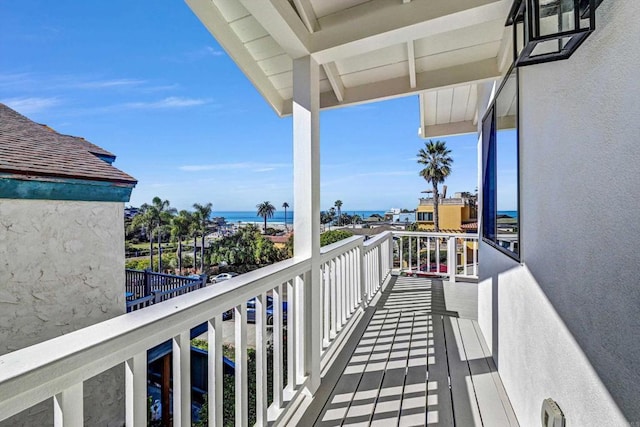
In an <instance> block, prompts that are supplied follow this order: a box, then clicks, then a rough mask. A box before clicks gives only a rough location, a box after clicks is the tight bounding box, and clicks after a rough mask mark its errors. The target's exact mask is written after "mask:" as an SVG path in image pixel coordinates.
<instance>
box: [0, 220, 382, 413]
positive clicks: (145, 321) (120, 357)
mask: <svg viewBox="0 0 640 427" xmlns="http://www.w3.org/2000/svg"><path fill="white" fill-rule="evenodd" d="M392 243H393V234H392V233H390V232H385V233H382V234H381V235H378V236H377V237H375V238H373V239H369V240H368V241H364V238H363V237H361V236H354V237H351V238H348V239H345V240H343V241H340V242H337V243H334V244H332V245H329V246H327V247H324V248H322V250H321V262H320V267H321V269H322V273H321V276H320V277H321V281H320V283H319V284H318V286H320V287H321V294H320V295H321V298H320V299H321V301H320V302H319V303H320V304H321V305H322V310H321V326H320V329H321V331H322V333H321V334H320V335H321V337H322V342H323V345H322V346H321V347H322V350H321V351H322V358H321V361H322V369H324V368H326V367H327V366H330V363H332V361H333V360H335V359H334V358H333V357H328V356H329V355H330V354H329V353H333V354H334V355H335V354H337V353H336V352H337V351H339V348H340V347H341V346H340V345H334V344H336V343H340V342H343V341H344V340H346V338H345V337H348V334H345V333H344V331H346V330H353V329H352V328H353V326H354V325H356V324H357V322H359V321H360V319H361V318H362V316H359V315H358V313H362V309H363V308H366V306H367V305H368V304H369V302H370V301H371V300H372V299H373V297H374V296H375V295H376V293H378V292H379V291H380V289H381V286H382V284H383V283H384V281H385V280H386V278H387V277H388V276H389V275H390V272H391V267H392V252H393V244H392ZM311 266H312V262H311V260H310V259H298V258H294V259H290V260H286V261H282V262H279V263H276V264H273V265H270V266H267V267H264V268H261V269H259V270H256V271H253V272H250V273H246V274H243V275H240V276H237V277H234V278H233V279H230V280H228V281H225V282H223V283H220V284H216V285H213V286H209V287H206V288H203V289H200V290H198V291H197V292H191V293H188V294H185V295H181V296H178V297H176V298H173V299H171V300H168V301H165V302H162V303H158V304H154V305H152V306H150V307H146V308H144V309H142V310H137V311H135V312H131V313H127V314H123V315H121V316H118V317H115V318H113V319H110V320H107V321H104V322H101V323H98V324H95V325H92V326H89V327H87V328H84V329H81V330H78V331H75V332H72V333H69V334H67V335H63V336H60V337H57V338H55V339H52V340H49V341H45V342H42V343H39V344H36V345H34V346H31V347H27V348H24V349H21V350H18V351H15V352H12V353H8V354H5V355H2V356H0V420H4V419H6V418H9V417H11V416H13V415H15V414H17V413H19V412H21V411H23V410H25V409H27V408H29V407H31V406H34V405H35V404H37V403H39V402H41V401H43V400H45V399H47V398H52V397H54V401H55V402H56V405H55V414H54V415H55V417H56V419H75V420H79V419H82V416H83V415H82V414H83V413H82V406H83V405H82V404H81V402H82V401H83V397H82V385H83V382H84V381H86V380H88V379H89V378H92V377H94V376H96V375H98V374H100V373H102V372H104V371H106V370H108V369H110V368H111V367H114V366H117V365H119V364H125V366H126V370H125V371H126V393H127V396H126V399H125V400H126V406H127V413H126V418H127V422H128V423H129V424H131V425H133V424H134V423H135V425H138V424H146V423H145V421H146V417H147V388H146V382H147V379H146V352H147V350H148V349H150V348H153V347H155V346H157V345H158V344H160V343H163V342H165V341H168V340H170V341H171V342H172V343H173V344H172V345H173V352H174V369H173V371H174V373H173V381H174V399H173V401H174V407H173V414H174V420H181V421H182V422H183V423H187V421H188V420H189V419H190V397H189V396H190V392H189V390H190V387H191V383H190V375H188V374H187V372H188V371H189V370H190V352H189V351H188V349H189V347H190V338H189V331H190V329H191V328H193V327H195V326H198V325H200V324H202V323H207V324H208V328H209V331H208V336H209V341H210V342H209V390H208V392H209V417H210V418H209V419H210V423H211V425H213V424H215V423H216V422H219V421H220V420H221V409H222V392H221V387H222V385H221V384H222V383H221V379H220V378H221V374H220V373H221V369H222V365H221V362H220V360H221V355H222V342H221V330H222V329H221V328H222V314H223V313H224V312H226V311H227V310H229V309H230V308H232V309H233V311H234V313H235V315H236V316H237V317H236V319H235V323H236V325H235V327H236V334H235V335H236V350H237V351H236V359H237V360H236V366H237V369H239V371H238V372H239V375H236V390H240V392H239V393H240V395H239V396H238V400H237V402H238V403H241V404H237V405H236V419H237V420H240V419H241V418H246V415H247V408H246V404H245V402H246V401H247V400H248V396H246V395H245V394H243V393H242V390H245V393H246V390H247V387H246V385H247V381H248V379H247V376H246V369H247V356H246V351H245V349H246V344H247V343H246V323H247V311H246V302H247V301H248V300H250V299H252V298H256V307H257V309H256V311H255V317H256V319H255V320H256V328H257V329H258V334H257V340H258V342H257V343H256V344H257V346H259V347H260V348H257V349H256V357H257V362H258V364H259V366H257V369H256V374H257V375H258V376H259V377H258V378H257V382H258V385H259V396H258V398H259V399H260V401H262V402H264V401H265V399H266V391H265V387H266V381H267V373H266V372H265V369H264V366H266V346H267V340H266V334H265V327H266V326H265V325H266V322H267V317H266V310H265V308H266V305H267V304H266V296H267V295H271V296H272V297H273V299H274V301H275V302H274V306H276V305H277V307H274V309H273V310H274V315H273V328H274V333H273V337H272V342H273V347H274V359H273V360H274V364H277V365H279V366H281V364H282V360H283V359H282V355H281V354H280V351H282V344H283V343H284V337H283V334H286V336H287V343H288V348H287V349H286V350H285V351H287V353H288V356H287V359H288V361H287V366H288V369H289V376H288V384H287V387H286V389H285V388H283V386H282V381H281V377H280V376H279V373H278V374H277V375H276V374H275V373H273V375H274V381H273V387H274V396H275V397H274V403H273V404H272V405H271V407H270V408H269V411H268V416H269V421H272V420H278V419H279V418H278V417H286V415H284V414H285V412H286V410H287V408H295V405H294V404H292V403H291V402H293V401H294V400H295V399H297V398H298V396H302V395H301V393H302V392H303V390H304V384H305V382H306V377H305V376H304V375H305V374H304V373H305V372H307V371H306V369H307V367H305V363H307V362H306V360H307V359H308V355H305V351H307V350H306V349H305V339H304V338H305V336H308V334H309V333H310V331H311V328H318V326H317V325H310V322H309V320H308V317H307V312H306V311H305V307H308V306H309V304H315V303H316V301H313V302H310V301H308V300H307V298H309V295H310V293H309V292H307V290H306V289H307V288H308V286H310V284H308V283H306V281H307V280H308V279H309V277H311ZM311 285H313V284H311ZM285 289H286V293H287V296H286V298H283V296H284V292H285ZM285 300H286V302H287V312H288V320H287V324H286V326H285V324H284V323H285V321H284V318H283V316H284V314H285V313H284V312H283V309H282V305H281V302H283V301H285ZM350 328H351V329H350ZM276 329H277V330H276ZM329 349H331V352H329ZM336 349H337V350H336ZM218 359H220V360H218ZM281 368H282V366H281ZM300 373H302V375H301V374H300ZM70 399H74V400H75V401H76V404H69V402H70ZM77 402H80V404H78V403H77ZM287 405H288V406H287ZM263 409H264V408H263ZM292 410H293V409H292ZM188 412H189V413H188ZM266 416H267V413H265V411H263V410H261V411H260V413H259V414H258V417H259V421H260V422H261V423H262V424H264V423H265V419H266V418H265V417H266ZM239 423H240V424H246V419H245V420H243V421H240V422H239Z"/></svg>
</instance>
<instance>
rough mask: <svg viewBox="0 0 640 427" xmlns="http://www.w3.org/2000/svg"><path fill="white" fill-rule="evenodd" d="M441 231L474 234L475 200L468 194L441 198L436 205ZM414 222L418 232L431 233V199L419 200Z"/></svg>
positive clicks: (476, 223)
mask: <svg viewBox="0 0 640 427" xmlns="http://www.w3.org/2000/svg"><path fill="white" fill-rule="evenodd" d="M438 214H439V224H440V230H441V231H447V232H457V233H465V232H475V231H477V228H478V214H477V208H476V198H475V197H472V196H470V195H469V194H468V193H455V195H454V197H452V198H449V199H445V198H441V199H440V202H439V204H438ZM416 222H417V223H418V229H419V230H420V231H433V230H434V229H435V223H434V219H433V198H421V199H420V204H419V205H418V207H417V208H416Z"/></svg>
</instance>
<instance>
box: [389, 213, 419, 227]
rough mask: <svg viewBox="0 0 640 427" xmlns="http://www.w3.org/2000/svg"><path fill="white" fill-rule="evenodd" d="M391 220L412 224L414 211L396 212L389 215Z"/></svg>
mask: <svg viewBox="0 0 640 427" xmlns="http://www.w3.org/2000/svg"><path fill="white" fill-rule="evenodd" d="M391 222H392V223H393V224H413V223H414V222H416V213H415V212H404V213H397V214H393V215H392V216H391Z"/></svg>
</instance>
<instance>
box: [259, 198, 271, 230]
mask: <svg viewBox="0 0 640 427" xmlns="http://www.w3.org/2000/svg"><path fill="white" fill-rule="evenodd" d="M256 208H258V216H261V217H262V218H264V233H265V234H266V232H267V218H272V217H273V214H274V213H275V211H276V207H275V206H273V205H272V204H271V202H268V201H267V202H262V203H258V204H257V205H256Z"/></svg>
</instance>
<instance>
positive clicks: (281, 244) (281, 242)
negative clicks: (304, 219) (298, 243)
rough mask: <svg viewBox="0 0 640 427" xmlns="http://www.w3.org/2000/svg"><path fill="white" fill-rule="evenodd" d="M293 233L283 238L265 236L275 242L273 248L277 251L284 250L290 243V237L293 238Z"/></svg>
mask: <svg viewBox="0 0 640 427" xmlns="http://www.w3.org/2000/svg"><path fill="white" fill-rule="evenodd" d="M292 234H293V233H286V234H283V235H281V236H263V237H264V238H265V239H267V240H271V242H273V246H275V247H276V248H277V249H284V248H285V247H286V245H287V242H288V241H289V237H291V235H292Z"/></svg>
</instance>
